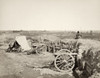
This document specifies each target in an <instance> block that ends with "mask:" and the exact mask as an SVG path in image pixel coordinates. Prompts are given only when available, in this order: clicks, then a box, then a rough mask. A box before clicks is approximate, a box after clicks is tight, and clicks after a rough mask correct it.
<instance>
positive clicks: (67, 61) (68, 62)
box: [54, 53, 75, 72]
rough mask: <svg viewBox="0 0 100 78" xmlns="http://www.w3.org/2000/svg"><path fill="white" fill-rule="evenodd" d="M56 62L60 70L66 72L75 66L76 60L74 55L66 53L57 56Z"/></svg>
mask: <svg viewBox="0 0 100 78" xmlns="http://www.w3.org/2000/svg"><path fill="white" fill-rule="evenodd" d="M54 64H55V67H56V68H57V70H58V71H61V72H66V71H71V70H72V69H73V68H74V65H75V60H74V57H73V56H72V55H70V54H68V53H64V54H60V55H58V56H57V57H56V59H55V62H54Z"/></svg>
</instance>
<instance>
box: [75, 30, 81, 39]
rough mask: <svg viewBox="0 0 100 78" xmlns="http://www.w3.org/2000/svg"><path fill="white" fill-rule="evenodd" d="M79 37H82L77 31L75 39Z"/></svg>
mask: <svg viewBox="0 0 100 78" xmlns="http://www.w3.org/2000/svg"><path fill="white" fill-rule="evenodd" d="M81 37H82V35H81V34H80V32H79V31H77V33H76V37H75V39H80V38H81Z"/></svg>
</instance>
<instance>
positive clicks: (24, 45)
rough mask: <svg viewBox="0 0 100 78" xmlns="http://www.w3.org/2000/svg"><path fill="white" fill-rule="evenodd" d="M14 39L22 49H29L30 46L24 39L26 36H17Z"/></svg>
mask: <svg viewBox="0 0 100 78" xmlns="http://www.w3.org/2000/svg"><path fill="white" fill-rule="evenodd" d="M15 40H16V41H17V42H18V44H19V45H20V46H21V48H22V49H23V50H24V51H26V50H30V49H31V47H30V46H29V44H28V42H27V40H26V36H17V37H16V39H15Z"/></svg>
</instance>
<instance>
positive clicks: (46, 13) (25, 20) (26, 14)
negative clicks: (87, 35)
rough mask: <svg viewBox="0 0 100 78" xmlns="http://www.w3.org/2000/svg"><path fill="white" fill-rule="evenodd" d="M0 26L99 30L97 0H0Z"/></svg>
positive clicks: (99, 15) (34, 28)
mask: <svg viewBox="0 0 100 78" xmlns="http://www.w3.org/2000/svg"><path fill="white" fill-rule="evenodd" d="M0 30H100V0H0Z"/></svg>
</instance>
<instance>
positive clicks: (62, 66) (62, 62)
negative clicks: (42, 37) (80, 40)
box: [8, 36, 77, 72]
mask: <svg viewBox="0 0 100 78" xmlns="http://www.w3.org/2000/svg"><path fill="white" fill-rule="evenodd" d="M15 42H16V43H17V44H16V46H17V48H16V46H14V45H12V46H10V47H8V50H9V51H12V50H13V48H16V50H19V48H21V49H20V51H25V52H26V51H27V52H30V51H31V52H33V51H34V50H35V52H36V53H37V54H39V53H40V52H39V51H42V52H43V51H47V47H46V46H47V44H41V43H38V44H41V45H37V44H34V45H33V46H35V47H36V48H35V49H33V46H31V47H30V46H29V44H28V42H27V39H26V37H25V36H18V37H16V39H15ZM14 44H15V43H14ZM40 46H41V47H40ZM39 47H40V48H39ZM53 55H54V56H55V59H54V60H53V62H54V66H55V68H56V69H57V70H58V71H60V72H70V71H72V70H73V68H74V67H75V56H77V53H73V52H71V51H70V50H68V49H60V50H58V51H57V52H53Z"/></svg>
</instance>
